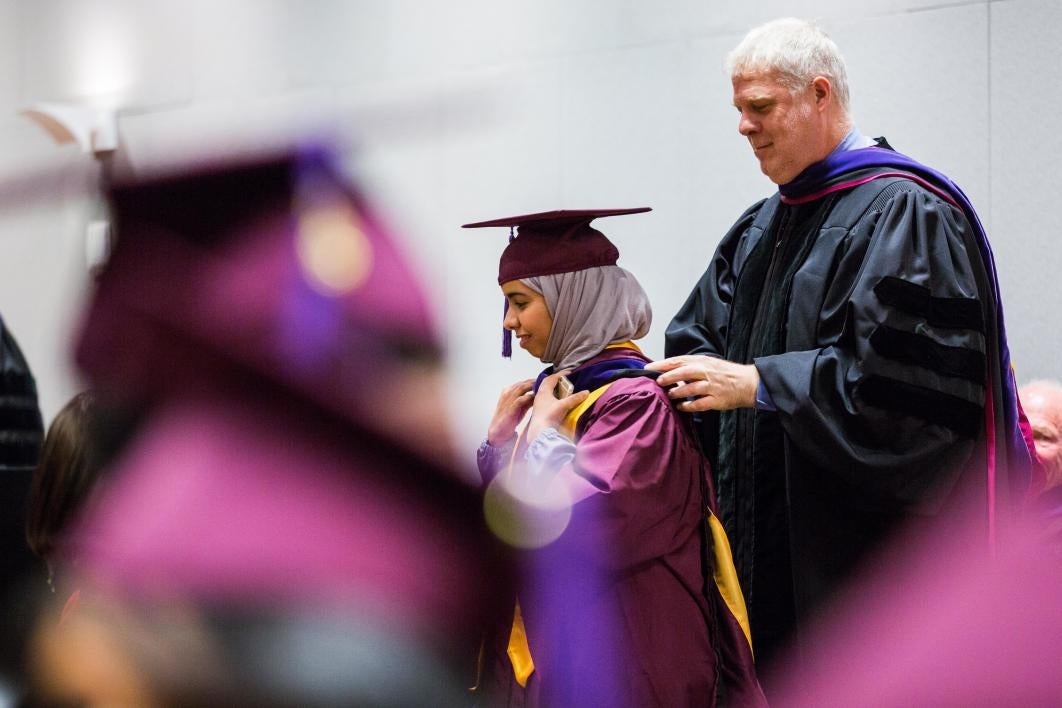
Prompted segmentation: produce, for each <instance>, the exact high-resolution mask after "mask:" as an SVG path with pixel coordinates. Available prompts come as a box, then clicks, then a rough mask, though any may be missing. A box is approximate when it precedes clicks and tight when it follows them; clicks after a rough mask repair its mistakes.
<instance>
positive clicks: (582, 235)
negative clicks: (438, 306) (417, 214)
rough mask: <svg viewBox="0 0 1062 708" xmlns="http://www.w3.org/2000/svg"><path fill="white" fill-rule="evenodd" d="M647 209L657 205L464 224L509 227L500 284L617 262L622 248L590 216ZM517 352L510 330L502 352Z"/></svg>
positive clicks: (561, 211)
mask: <svg viewBox="0 0 1062 708" xmlns="http://www.w3.org/2000/svg"><path fill="white" fill-rule="evenodd" d="M647 211H652V209H651V208H650V207H634V208H631V209H559V210H555V211H543V212H539V213H537V214H523V215H522V216H507V217H504V218H501V219H491V220H490V221H478V222H475V223H472V224H464V225H463V226H462V228H465V229H478V228H484V227H488V226H508V227H509V245H508V246H507V247H506V249H505V251H503V252H502V255H501V261H500V263H499V264H498V284H499V285H501V284H503V283H508V282H510V281H513V280H520V279H522V278H532V277H535V276H539V275H555V274H557V273H571V272H573V271H577V270H584V269H586V268H594V267H598V266H608V265H616V261H617V260H619V250H618V249H617V248H616V246H615V244H613V243H612V242H611V241H609V240H608V238H606V237H605V235H604V234H603V233H601V232H600V231H598V230H597V229H595V228H593V227H592V226H590V222H592V221H593V220H594V219H599V218H601V217H605V216H622V215H624V214H641V213H644V212H647ZM514 228H515V229H516V233H515V234H514V233H513V229H514ZM505 311H508V300H506V302H505ZM503 317H504V314H503ZM511 354H512V342H511V337H510V333H509V331H508V330H506V331H505V332H504V333H503V335H502V355H503V356H510V355H511Z"/></svg>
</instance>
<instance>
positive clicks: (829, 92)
mask: <svg viewBox="0 0 1062 708" xmlns="http://www.w3.org/2000/svg"><path fill="white" fill-rule="evenodd" d="M811 90H812V91H814V92H815V105H816V106H818V107H820V108H825V107H826V106H828V105H829V104H830V103H832V102H833V84H831V83H830V80H829V79H827V78H826V77H825V76H816V77H815V78H814V79H813V80H812V82H811Z"/></svg>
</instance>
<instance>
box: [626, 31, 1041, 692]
mask: <svg viewBox="0 0 1062 708" xmlns="http://www.w3.org/2000/svg"><path fill="white" fill-rule="evenodd" d="M727 64H728V68H729V70H730V74H731V78H732V83H733V89H734V92H733V102H734V106H735V108H736V109H737V111H738V114H739V121H738V131H739V132H740V133H741V135H743V136H744V137H745V138H746V139H748V141H749V144H750V146H751V147H752V150H753V154H754V155H755V156H756V159H757V160H758V161H759V163H760V168H761V170H762V171H763V173H764V174H766V175H767V176H768V177H769V178H770V179H771V181H772V182H774V183H775V184H777V185H778V187H779V191H778V192H777V193H776V194H774V195H773V196H771V197H770V198H768V199H765V200H763V201H761V202H758V203H757V204H755V205H753V206H752V207H750V208H749V209H748V210H747V211H746V212H745V213H744V214H743V215H742V216H741V218H740V219H738V221H737V223H736V224H734V226H733V227H732V228H731V230H730V231H729V232H728V233H727V234H726V235H725V236H724V237H723V239H722V241H721V242H720V245H719V247H718V249H717V251H716V253H715V256H714V257H713V258H712V261H711V263H710V265H709V267H708V269H707V271H706V272H705V274H704V275H703V277H702V278H701V279H700V281H699V282H698V283H697V285H696V287H695V288H694V290H693V292H692V293H691V294H690V296H689V298H688V300H687V301H686V303H685V305H683V307H682V309H681V310H680V311H679V313H678V314H677V315H676V316H675V318H674V320H673V321H672V322H671V325H670V326H669V327H668V330H667V344H666V350H665V351H666V354H667V356H668V357H669V358H668V359H665V360H663V361H660V362H656V363H655V364H652V365H650V366H649V367H647V368H651V369H656V370H658V371H661V372H663V373H662V375H661V376H660V378H659V382H660V384H661V385H664V386H670V385H673V384H678V385H676V386H674V387H673V388H672V389H671V390H670V395H671V397H672V398H673V399H677V400H678V401H680V402H679V403H678V406H679V409H680V410H684V411H688V412H691V413H695V414H697V415H698V419H699V426H700V432H701V435H702V439H703V441H704V446H705V452H706V453H707V454H708V456H709V457H710V458H711V461H712V464H713V473H714V474H715V476H716V481H717V490H718V495H719V502H720V506H721V511H722V514H723V519H724V522H725V524H726V527H727V531H728V533H729V535H730V539H731V542H732V543H733V546H734V559H735V563H736V566H737V568H738V572H739V576H740V580H741V583H742V588H743V591H744V593H745V595H746V600H747V603H748V607H749V613H750V620H751V625H752V634H753V646H754V650H755V652H756V660H757V665H758V666H760V667H761V668H764V666H765V665H769V664H770V662H771V659H772V657H773V656H775V654H776V652H777V651H778V650H779V649H780V648H781V647H782V646H783V645H784V644H785V643H786V642H788V641H790V640H793V639H796V640H798V641H799V639H800V634H801V633H800V630H801V629H802V628H803V627H804V626H806V620H807V618H808V617H809V616H810V615H811V614H812V613H813V612H814V611H815V610H816V609H817V608H820V607H821V605H822V603H823V602H824V600H826V599H827V598H828V597H829V596H830V595H831V594H832V593H833V592H834V591H836V590H837V588H838V587H839V586H840V585H841V584H842V581H844V580H845V579H846V578H847V577H848V576H850V575H851V574H852V573H853V572H854V571H855V570H856V569H857V567H858V566H859V564H860V563H861V562H863V561H864V560H865V559H866V557H867V555H868V553H870V552H871V551H872V550H874V549H875V548H876V547H877V546H879V545H880V543H881V542H882V541H883V540H884V539H885V538H886V537H887V536H888V535H889V534H890V533H891V532H892V531H893V530H894V529H895V528H896V527H897V526H898V525H899V524H901V523H904V522H907V521H910V520H913V519H917V518H923V519H924V518H926V517H930V516H935V515H939V514H941V513H944V512H945V511H947V510H949V509H950V508H952V507H955V506H957V505H958V504H959V502H960V501H963V500H976V501H975V503H976V504H978V505H979V507H978V511H979V513H980V514H981V516H982V517H983V519H984V526H985V536H986V538H988V537H992V536H993V535H994V531H995V526H996V524H997V516H998V515H999V514H1000V513H1002V511H1001V510H1002V508H1004V507H1005V504H1004V502H1006V501H1007V499H1008V498H1009V497H1010V496H1012V495H1013V494H1014V491H1015V490H1014V487H1015V486H1018V487H1019V488H1020V485H1021V484H1022V483H1023V481H1024V479H1025V475H1027V470H1028V467H1029V463H1030V455H1029V450H1028V448H1027V444H1026V441H1025V439H1024V437H1023V436H1022V434H1021V430H1020V428H1019V426H1018V415H1019V414H1018V409H1017V403H1016V400H1017V399H1016V396H1015V387H1014V382H1013V378H1012V374H1011V370H1010V363H1009V353H1008V351H1007V347H1006V338H1005V335H1004V330H1003V320H1002V310H1001V308H1000V303H999V297H998V287H997V285H996V277H995V272H994V267H993V264H992V255H991V250H990V249H989V246H988V242H987V239H986V236H985V233H984V230H983V228H982V227H981V225H980V222H979V220H978V218H977V215H976V213H975V212H974V210H973V207H972V206H971V205H970V203H969V201H968V200H967V199H966V197H965V195H964V194H963V193H962V191H961V190H960V189H959V188H958V187H957V186H956V185H955V184H954V183H953V182H952V181H951V180H950V179H948V178H947V177H946V176H944V175H942V174H940V173H939V172H936V171H935V170H932V169H930V168H928V167H925V166H923V165H921V164H919V163H918V162H916V161H914V160H912V159H911V158H908V157H906V156H904V155H901V154H899V153H897V152H895V151H893V150H892V148H891V147H890V146H889V145H888V144H887V143H886V142H885V140H884V139H883V138H879V139H877V140H869V139H867V138H865V137H864V136H863V135H862V134H861V133H860V132H859V130H858V129H857V128H856V127H855V124H854V122H853V120H852V117H851V114H850V113H849V107H848V102H849V99H848V82H847V78H846V73H845V64H844V60H843V59H842V57H841V55H840V52H839V51H838V49H837V46H836V45H835V44H834V43H833V41H832V40H830V39H829V37H827V36H826V35H825V34H824V33H823V32H822V31H821V30H820V29H819V28H818V27H816V26H815V25H813V24H811V23H809V22H806V21H803V20H795V19H783V20H776V21H774V22H771V23H768V24H766V25H764V26H762V27H758V28H756V29H754V30H752V31H751V32H750V33H749V34H748V35H747V36H746V37H745V39H744V40H743V41H742V42H741V43H740V44H739V45H738V47H737V48H736V49H735V50H734V51H733V52H731V54H730V56H729V57H728V60H727ZM997 510H999V511H997ZM987 545H988V544H987V543H986V547H987ZM768 678H769V676H768ZM768 689H769V686H768Z"/></svg>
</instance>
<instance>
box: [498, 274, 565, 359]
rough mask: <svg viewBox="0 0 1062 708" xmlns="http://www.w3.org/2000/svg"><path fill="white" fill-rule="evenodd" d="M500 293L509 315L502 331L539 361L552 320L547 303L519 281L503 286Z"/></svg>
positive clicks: (547, 338)
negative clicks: (503, 297)
mask: <svg viewBox="0 0 1062 708" xmlns="http://www.w3.org/2000/svg"><path fill="white" fill-rule="evenodd" d="M501 287H502V293H504V295H505V299H507V300H508V301H509V311H508V312H507V313H505V319H504V320H503V321H502V324H503V326H504V327H505V329H508V330H511V331H512V333H513V334H515V335H516V339H517V340H518V341H519V342H520V346H521V347H523V348H524V349H526V350H527V352H528V353H529V354H530V355H531V356H533V357H535V358H536V359H541V358H542V357H543V356H544V355H545V353H546V343H547V342H548V341H549V333H550V330H552V329H553V317H552V316H551V315H550V314H549V308H547V307H546V299H545V298H544V297H542V295H541V294H539V293H536V292H535V291H534V290H532V289H531V288H529V287H527V286H526V285H524V284H523V283H521V282H520V281H519V280H510V281H509V282H508V283H505V284H503V285H502V286H501Z"/></svg>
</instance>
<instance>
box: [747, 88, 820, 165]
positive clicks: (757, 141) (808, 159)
mask: <svg viewBox="0 0 1062 708" xmlns="http://www.w3.org/2000/svg"><path fill="white" fill-rule="evenodd" d="M733 84H734V106H735V107H736V108H737V109H738V112H739V113H740V114H741V119H740V120H739V121H738V132H739V133H741V134H742V135H744V136H745V137H746V138H748V140H749V145H751V146H752V151H753V153H754V154H755V155H756V159H757V160H759V161H760V169H761V170H762V171H763V174H765V175H767V177H768V178H770V180H771V181H772V182H774V183H775V184H785V183H787V182H789V181H791V180H792V179H793V178H794V177H796V176H797V175H798V174H800V173H801V172H802V171H803V170H804V168H805V167H807V166H808V165H810V164H812V163H814V162H817V161H819V160H821V159H822V158H823V157H825V156H826V154H827V153H828V152H829V150H830V149H831V148H832V147H833V146H827V147H826V148H825V150H824V140H825V137H826V135H825V133H826V123H825V119H824V117H823V115H822V113H821V111H819V110H818V106H817V104H816V91H815V87H814V85H812V84H809V85H808V86H807V87H805V88H804V89H803V90H801V91H800V92H798V93H797V94H796V95H794V94H793V93H792V92H791V91H790V89H789V88H788V87H787V86H785V85H784V84H783V83H782V82H781V81H780V80H779V78H778V74H777V73H775V72H752V73H748V74H741V75H738V76H735V77H734V78H733Z"/></svg>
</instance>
